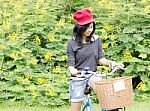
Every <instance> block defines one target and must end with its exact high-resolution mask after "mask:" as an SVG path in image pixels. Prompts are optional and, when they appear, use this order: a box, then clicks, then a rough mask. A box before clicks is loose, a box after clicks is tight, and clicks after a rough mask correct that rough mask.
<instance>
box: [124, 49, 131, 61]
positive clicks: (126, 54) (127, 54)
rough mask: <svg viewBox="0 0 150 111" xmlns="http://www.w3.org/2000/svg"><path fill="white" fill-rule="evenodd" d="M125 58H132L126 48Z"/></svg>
mask: <svg viewBox="0 0 150 111" xmlns="http://www.w3.org/2000/svg"><path fill="white" fill-rule="evenodd" d="M124 58H126V59H132V55H131V53H130V52H129V51H127V50H126V51H125V52H124Z"/></svg>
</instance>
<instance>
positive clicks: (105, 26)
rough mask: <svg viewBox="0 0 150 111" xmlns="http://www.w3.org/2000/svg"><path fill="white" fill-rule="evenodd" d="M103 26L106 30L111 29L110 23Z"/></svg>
mask: <svg viewBox="0 0 150 111" xmlns="http://www.w3.org/2000/svg"><path fill="white" fill-rule="evenodd" d="M103 28H104V29H105V30H106V31H111V30H112V25H110V24H104V26H103Z"/></svg>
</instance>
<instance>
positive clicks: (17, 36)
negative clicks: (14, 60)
mask: <svg viewBox="0 0 150 111" xmlns="http://www.w3.org/2000/svg"><path fill="white" fill-rule="evenodd" d="M8 38H9V39H11V40H18V39H19V38H20V37H19V35H18V34H17V33H15V32H14V33H12V34H9V35H8Z"/></svg>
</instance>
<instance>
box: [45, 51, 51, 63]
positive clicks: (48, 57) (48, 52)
mask: <svg viewBox="0 0 150 111" xmlns="http://www.w3.org/2000/svg"><path fill="white" fill-rule="evenodd" d="M44 58H45V60H47V61H48V60H52V52H51V51H47V52H46V54H45V55H44Z"/></svg>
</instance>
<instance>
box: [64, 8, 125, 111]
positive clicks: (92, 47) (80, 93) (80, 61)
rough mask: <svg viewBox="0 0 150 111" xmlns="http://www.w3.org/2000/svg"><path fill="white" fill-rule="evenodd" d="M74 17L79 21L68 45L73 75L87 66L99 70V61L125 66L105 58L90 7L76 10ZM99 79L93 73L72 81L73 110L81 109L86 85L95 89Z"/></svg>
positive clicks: (71, 97) (69, 66)
mask: <svg viewBox="0 0 150 111" xmlns="http://www.w3.org/2000/svg"><path fill="white" fill-rule="evenodd" d="M73 18H74V19H75V20H76V22H77V23H76V24H75V26H74V29H73V36H72V38H71V40H70V41H69V42H68V47H67V55H68V69H69V71H70V73H71V76H76V75H77V74H78V72H79V71H83V70H84V68H85V67H89V68H90V70H91V71H97V64H98V62H100V63H101V64H102V65H107V66H110V65H111V66H116V65H122V66H123V64H119V63H116V62H114V61H110V60H108V59H106V58H105V56H104V53H103V51H102V43H101V40H100V38H99V36H97V35H94V32H95V20H94V19H93V15H92V12H91V11H90V10H89V9H88V8H84V9H81V10H78V11H76V12H75V13H74V15H73ZM98 80H100V78H99V77H96V76H94V75H93V76H92V77H90V78H89V79H88V80H85V81H72V80H71V81H70V100H71V111H81V104H82V101H83V100H84V98H85V95H84V91H85V87H86V85H87V84H88V85H89V86H90V87H92V89H93V90H94V91H95V82H96V81H98Z"/></svg>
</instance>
